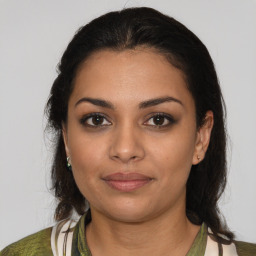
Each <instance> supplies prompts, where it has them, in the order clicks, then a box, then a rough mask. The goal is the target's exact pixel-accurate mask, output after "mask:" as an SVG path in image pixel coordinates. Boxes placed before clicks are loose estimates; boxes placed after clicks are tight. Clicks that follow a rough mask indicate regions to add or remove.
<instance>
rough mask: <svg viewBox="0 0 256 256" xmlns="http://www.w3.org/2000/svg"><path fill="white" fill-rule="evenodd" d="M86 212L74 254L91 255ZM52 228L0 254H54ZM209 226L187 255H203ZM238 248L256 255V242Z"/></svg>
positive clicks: (77, 231) (75, 238)
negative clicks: (86, 233) (87, 238)
mask: <svg viewBox="0 0 256 256" xmlns="http://www.w3.org/2000/svg"><path fill="white" fill-rule="evenodd" d="M88 221H89V220H88V218H87V219H86V214H85V215H83V216H82V217H81V218H80V220H79V221H78V223H77V224H76V226H75V228H74V234H73V240H72V256H80V255H81V256H91V252H90V249H89V247H88V245H87V243H86V238H85V227H86V224H87V223H88ZM51 231H52V228H47V229H44V230H42V231H40V232H38V233H35V234H33V235H30V236H28V237H25V238H23V239H21V240H20V241H18V242H16V243H13V244H11V245H9V246H7V247H6V248H4V249H3V251H2V252H0V256H10V255H12V256H13V255H15V256H34V255H36V256H44V255H45V256H46V255H47V256H48V255H52V250H51ZM207 237H208V233H207V227H206V225H205V224H202V226H201V228H200V230H199V232H198V234H197V236H196V238H195V240H194V242H193V244H192V247H191V248H190V250H189V252H188V253H187V255H186V256H203V255H204V253H205V249H206V244H207ZM234 243H235V246H236V250H237V253H238V255H239V256H256V244H250V243H245V242H237V241H235V242H234Z"/></svg>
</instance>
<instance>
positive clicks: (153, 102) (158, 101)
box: [139, 96, 183, 108]
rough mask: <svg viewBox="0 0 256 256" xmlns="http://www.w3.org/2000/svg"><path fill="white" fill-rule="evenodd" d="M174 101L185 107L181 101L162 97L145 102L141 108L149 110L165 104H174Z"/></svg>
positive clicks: (140, 105)
mask: <svg viewBox="0 0 256 256" xmlns="http://www.w3.org/2000/svg"><path fill="white" fill-rule="evenodd" d="M172 101H173V102H176V103H179V104H180V105H182V106H183V103H182V102H181V101H180V100H178V99H176V98H173V97H169V96H168V97H161V98H155V99H150V100H146V101H143V102H141V103H140V104H139V108H148V107H152V106H156V105H159V104H162V103H165V102H172Z"/></svg>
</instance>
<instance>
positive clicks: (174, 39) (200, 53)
mask: <svg viewBox="0 0 256 256" xmlns="http://www.w3.org/2000/svg"><path fill="white" fill-rule="evenodd" d="M138 47H147V48H151V49H153V50H156V51H157V52H158V53H159V54H161V55H163V56H165V57H166V59H167V60H168V61H169V62H170V63H171V64H172V65H174V66H175V67H177V68H178V69H180V70H181V71H182V72H183V73H184V76H185V79H186V83H187V87H188V90H189V91H190V92H191V94H192V96H193V98H194V101H195V106H196V122H197V127H198V128H199V127H200V126H202V125H203V123H204V118H205V114H206V112H207V111H208V110H211V111H212V112H213V114H214V126H213V129H212V133H211V139H210V144H209V147H208V150H207V152H206V155H205V158H204V160H203V161H202V162H201V163H200V164H198V165H193V166H192V167H191V172H190V176H189V179H188V181H187V195H186V214H187V217H188V218H189V220H190V221H191V222H192V223H194V224H196V225H200V224H201V223H202V222H205V223H206V224H207V225H208V227H210V228H211V230H212V231H213V233H214V234H216V235H217V234H218V233H220V234H224V235H226V236H227V237H228V238H229V239H230V240H232V239H233V234H232V233H231V232H230V231H229V230H228V228H227V226H226V225H225V224H224V220H223V218H222V217H221V215H220V212H219V208H218V200H219V198H220V196H221V194H222V193H223V191H224V188H225V185H226V175H227V173H226V132H225V104H224V101H223V98H222V93H221V89H220V86H219V82H218V78H217V75H216V71H215V68H214V64H213V61H212V59H211V57H210V55H209V52H208V50H207V48H206V47H205V46H204V44H203V43H202V42H201V41H200V40H199V39H198V37H197V36H196V35H194V34H193V33H192V32H191V31H190V30H188V29H187V28H186V27H185V26H184V25H182V24H181V23H179V22H178V21H176V20H175V19H173V18H171V17H169V16H166V15H164V14H162V13H160V12H158V11H156V10H154V9H151V8H147V7H143V8H129V9H124V10H121V11H115V12H110V13H107V14H105V15H103V16H100V17H99V18H96V19H94V20H93V21H91V22H90V23H88V24H87V25H85V26H83V27H81V28H80V29H79V30H78V31H77V33H76V34H75V36H74V38H73V39H72V40H71V42H70V43H69V45H68V47H67V49H66V50H65V52H64V54H63V56H62V58H61V61H60V63H59V66H58V71H59V72H58V76H57V78H56V80H55V81H54V83H53V85H52V88H51V92H50V96H49V99H48V103H47V106H46V113H47V116H48V127H49V128H51V129H52V130H53V131H54V132H55V133H54V134H55V146H56V148H55V156H54V161H53V164H52V186H53V187H52V189H53V191H54V193H55V197H56V198H57V200H58V205H57V208H56V211H55V219H56V220H62V219H64V218H67V217H69V216H70V215H71V214H72V212H73V210H75V211H76V212H77V213H78V214H79V215H82V214H84V213H85V211H86V199H85V198H84V196H83V195H82V194H81V193H80V191H79V189H78V187H77V185H76V183H75V181H74V178H73V175H72V172H69V171H67V168H66V153H65V147H64V141H63V137H62V124H63V123H65V122H66V120H67V110H68V101H69V97H70V94H71V93H72V90H73V87H74V83H73V81H74V78H75V77H76V73H77V71H78V69H79V67H80V66H81V64H82V63H83V62H84V61H85V60H86V59H87V58H88V57H89V56H90V55H91V54H92V53H94V52H96V51H99V50H103V49H111V50H113V51H123V50H126V49H136V48H138Z"/></svg>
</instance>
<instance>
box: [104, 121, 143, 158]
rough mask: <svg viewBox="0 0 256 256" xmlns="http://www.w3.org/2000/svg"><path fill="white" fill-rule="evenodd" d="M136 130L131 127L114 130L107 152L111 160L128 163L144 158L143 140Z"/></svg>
mask: <svg viewBox="0 0 256 256" xmlns="http://www.w3.org/2000/svg"><path fill="white" fill-rule="evenodd" d="M138 130H139V129H138V128H136V127H133V126H132V125H123V126H122V127H119V128H116V129H115V132H114V133H113V134H112V135H113V136H112V143H111V146H110V152H109V153H110V158H111V159H113V160H115V161H119V162H122V163H129V162H133V161H138V160H141V159H143V158H144V156H145V151H144V147H143V139H142V138H141V135H140V132H139V131H138Z"/></svg>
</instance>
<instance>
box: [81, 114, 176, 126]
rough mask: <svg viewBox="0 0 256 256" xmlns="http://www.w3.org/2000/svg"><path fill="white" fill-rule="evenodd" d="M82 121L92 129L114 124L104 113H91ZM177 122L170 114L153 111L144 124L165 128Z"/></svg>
mask: <svg viewBox="0 0 256 256" xmlns="http://www.w3.org/2000/svg"><path fill="white" fill-rule="evenodd" d="M80 123H81V125H83V126H85V127H88V128H92V129H99V128H104V127H107V126H111V125H112V122H111V121H109V118H108V117H107V116H106V115H104V114H102V113H90V114H88V115H85V116H84V117H82V118H81V119H80ZM175 123H176V120H175V119H174V118H173V116H172V115H170V114H166V113H153V114H150V117H148V118H147V119H146V121H145V122H144V123H143V125H145V126H148V127H151V128H156V129H163V128H167V127H170V126H171V125H173V124H175Z"/></svg>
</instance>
